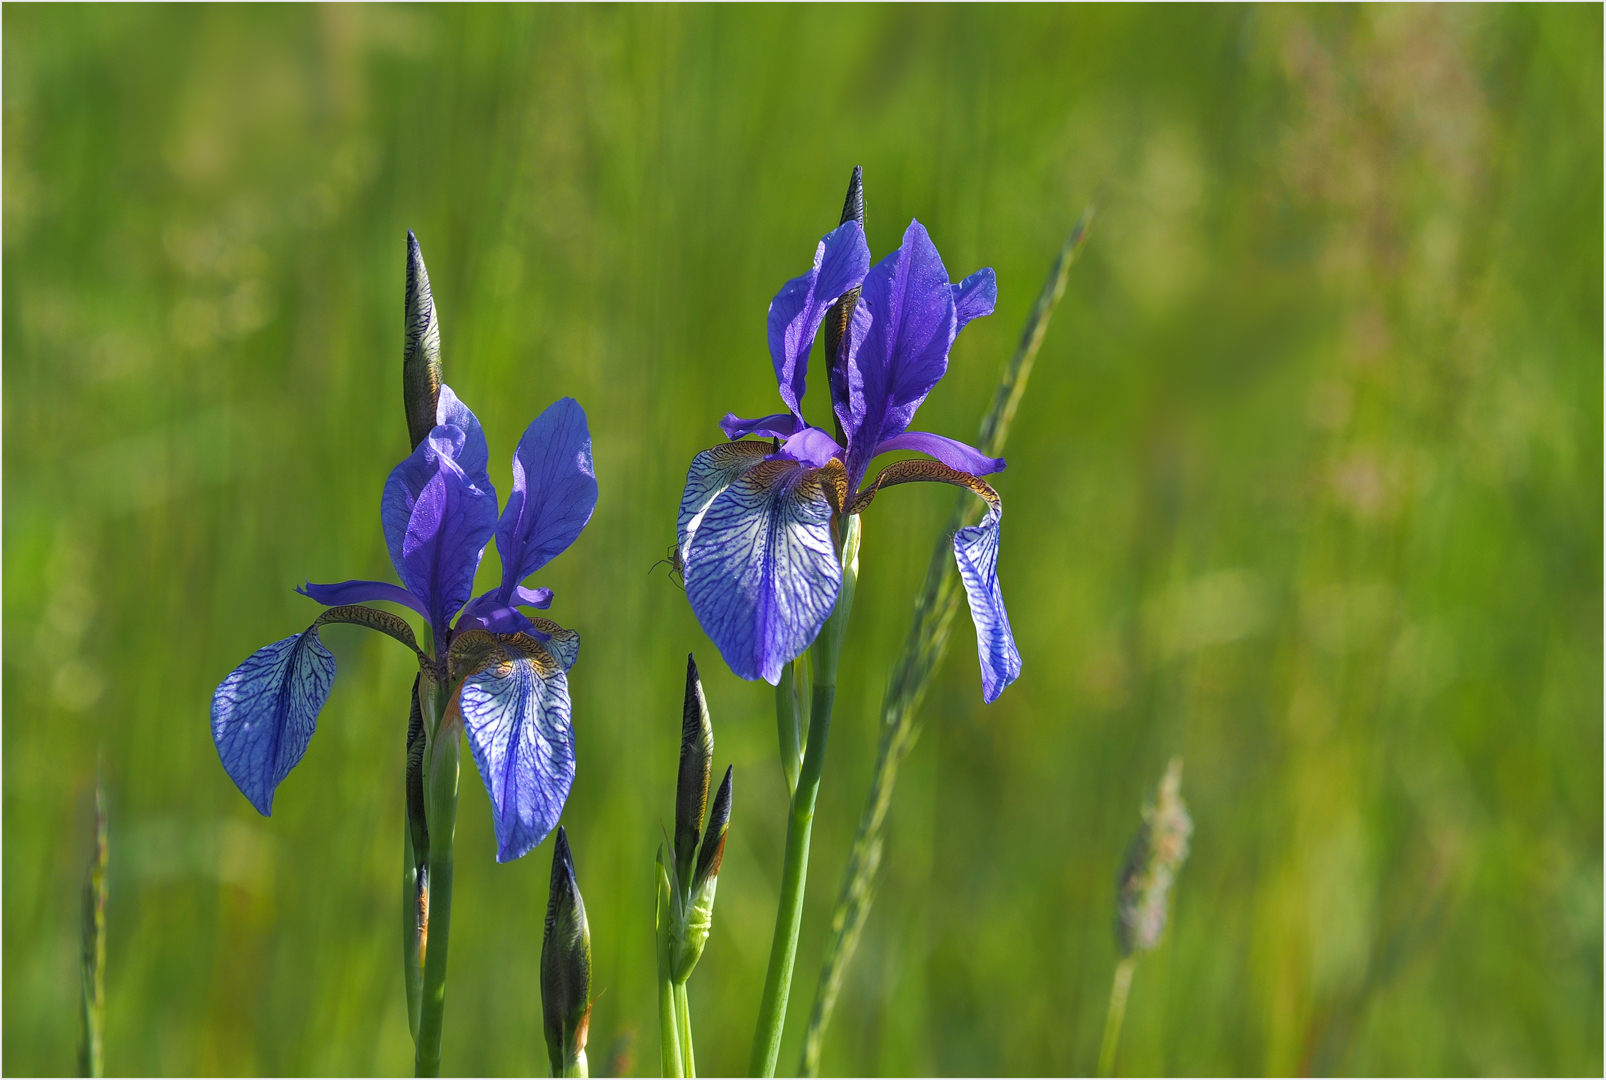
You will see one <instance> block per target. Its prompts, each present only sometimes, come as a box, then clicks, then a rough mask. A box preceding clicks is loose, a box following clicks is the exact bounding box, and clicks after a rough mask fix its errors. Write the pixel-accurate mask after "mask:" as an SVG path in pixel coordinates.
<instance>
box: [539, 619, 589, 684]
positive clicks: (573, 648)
mask: <svg viewBox="0 0 1606 1080" xmlns="http://www.w3.org/2000/svg"><path fill="white" fill-rule="evenodd" d="M530 624H531V625H532V626H534V627H535V633H534V635H532V636H534V638H535V639H536V640H537V641H539V642H540V643H541V644H543V645H545V646H546V651H547V652H549V653H551V654H552V656H553V658H554V659H556V660H557V662H558V666H559V667H561V668H562V669H563V671H564V673H565V674H567V673H568V671H569V669H570V668H572V667H574V662H575V661H576V660H578V659H580V635H579V634H577V633H575V632H574V631H573V630H568V629H565V628H564V627H562V626H559V625H558V624H557V623H555V622H553V621H552V620H551V619H543V618H541V617H540V616H539V615H538V616H536V617H535V618H533V619H531V620H530Z"/></svg>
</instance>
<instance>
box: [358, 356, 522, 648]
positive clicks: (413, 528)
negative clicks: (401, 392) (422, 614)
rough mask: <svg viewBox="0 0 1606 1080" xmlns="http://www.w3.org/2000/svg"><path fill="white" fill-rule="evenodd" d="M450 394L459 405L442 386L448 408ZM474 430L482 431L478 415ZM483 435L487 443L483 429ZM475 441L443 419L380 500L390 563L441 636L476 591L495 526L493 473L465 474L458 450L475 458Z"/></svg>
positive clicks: (395, 474) (443, 406)
mask: <svg viewBox="0 0 1606 1080" xmlns="http://www.w3.org/2000/svg"><path fill="white" fill-rule="evenodd" d="M448 401H450V402H451V403H454V404H460V403H457V399H456V397H455V396H452V395H451V393H450V390H449V388H447V387H445V386H442V387H441V412H442V414H443V415H444V414H446V412H447V408H448ZM463 411H464V412H466V411H467V410H466V409H464V410H463ZM469 415H470V416H472V414H469ZM473 430H474V431H475V432H477V430H478V424H477V422H476V424H475V425H474V429H473ZM478 442H479V445H480V446H481V447H483V445H484V436H483V435H480V436H479V438H478ZM474 443H475V439H474V438H473V437H472V435H471V434H470V433H469V432H466V431H465V430H464V429H463V428H460V427H458V426H456V425H455V424H441V425H437V426H436V428H435V430H434V431H432V432H430V435H429V438H427V439H425V440H424V441H423V442H422V443H420V444H419V446H418V449H417V450H414V451H413V452H412V454H411V455H409V456H408V458H407V460H406V461H403V462H402V463H401V464H400V465H398V466H396V468H395V469H393V470H392V471H391V474H390V477H389V479H387V480H386V481H385V494H384V496H383V498H381V500H380V504H379V516H380V521H381V522H382V523H383V525H384V529H385V540H386V543H387V544H388V546H389V548H390V559H391V562H392V563H393V564H394V565H395V567H396V573H397V575H398V576H400V577H401V580H402V584H403V585H404V586H405V587H406V589H407V591H408V592H410V593H412V594H413V596H415V597H416V598H417V599H418V600H419V601H421V602H422V604H423V606H424V610H425V611H427V612H428V618H429V621H430V626H431V628H432V629H433V631H434V633H435V637H436V640H444V639H445V636H446V628H447V626H448V625H449V624H450V621H451V618H452V616H453V615H455V614H456V613H457V610H458V609H459V608H461V607H462V606H463V603H464V601H466V600H467V599H468V598H469V596H470V595H472V593H473V589H474V572H475V571H476V570H478V569H479V565H480V558H481V556H482V555H483V554H484V551H485V545H486V543H487V542H488V541H489V540H490V538H491V534H492V533H493V532H494V531H495V529H496V492H495V490H494V489H492V488H491V486H490V481H489V480H488V479H476V478H474V477H472V476H470V475H469V474H467V473H466V472H465V470H464V469H463V468H462V466H461V464H460V462H459V458H460V457H465V458H466V459H467V460H468V461H469V463H470V464H474V463H475V462H476V460H477V458H476V454H475V449H474ZM465 450H466V451H468V453H466V454H465ZM482 468H483V466H482Z"/></svg>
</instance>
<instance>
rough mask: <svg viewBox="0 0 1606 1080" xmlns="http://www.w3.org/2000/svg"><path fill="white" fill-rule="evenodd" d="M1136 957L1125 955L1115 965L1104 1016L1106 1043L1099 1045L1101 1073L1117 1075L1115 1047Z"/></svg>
mask: <svg viewBox="0 0 1606 1080" xmlns="http://www.w3.org/2000/svg"><path fill="white" fill-rule="evenodd" d="M1136 963H1137V960H1136V958H1135V957H1131V956H1123V957H1122V958H1121V962H1120V963H1119V964H1116V965H1115V982H1113V983H1111V984H1110V1011H1109V1012H1108V1013H1107V1014H1105V1017H1104V1045H1103V1046H1101V1047H1099V1075H1100V1076H1114V1075H1115V1048H1116V1046H1118V1045H1119V1044H1120V1042H1121V1022H1122V1021H1123V1020H1125V1019H1126V996H1127V993H1128V992H1129V991H1131V989H1132V968H1133V966H1134V965H1135V964H1136Z"/></svg>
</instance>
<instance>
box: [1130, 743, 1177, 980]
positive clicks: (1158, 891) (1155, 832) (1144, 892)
mask: <svg viewBox="0 0 1606 1080" xmlns="http://www.w3.org/2000/svg"><path fill="white" fill-rule="evenodd" d="M1192 835H1193V819H1192V818H1190V817H1189V816H1188V806H1187V804H1186V803H1184V802H1183V801H1182V759H1181V758H1179V757H1174V758H1172V759H1171V764H1170V765H1169V766H1168V767H1167V769H1166V771H1165V777H1164V778H1163V779H1161V781H1160V787H1159V789H1158V790H1157V791H1156V792H1155V797H1154V801H1152V802H1150V803H1148V804H1146V805H1145V806H1144V807H1143V824H1142V826H1141V827H1139V829H1138V834H1137V836H1135V837H1133V839H1132V846H1131V847H1130V848H1128V849H1127V854H1126V863H1125V865H1124V866H1122V868H1121V876H1120V879H1119V880H1118V881H1117V883H1116V899H1115V940H1116V944H1117V945H1119V946H1120V949H1121V955H1122V956H1131V955H1132V954H1133V953H1134V952H1140V951H1147V950H1149V949H1152V948H1154V946H1155V944H1156V943H1157V942H1158V941H1159V940H1160V932H1161V931H1163V930H1164V929H1165V921H1166V908H1167V905H1168V904H1169V902H1170V894H1171V885H1172V883H1173V882H1174V881H1176V877H1177V871H1179V870H1181V869H1182V864H1183V863H1184V862H1185V861H1187V858H1188V840H1189V838H1190V837H1191V836H1192Z"/></svg>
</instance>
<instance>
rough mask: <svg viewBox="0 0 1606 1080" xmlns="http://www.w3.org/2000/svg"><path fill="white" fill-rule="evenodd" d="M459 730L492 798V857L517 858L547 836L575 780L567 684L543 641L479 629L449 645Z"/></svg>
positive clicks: (498, 858) (504, 860)
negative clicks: (459, 679)
mask: <svg viewBox="0 0 1606 1080" xmlns="http://www.w3.org/2000/svg"><path fill="white" fill-rule="evenodd" d="M460 662H462V663H463V664H464V665H465V666H466V668H467V670H466V673H465V674H464V677H463V685H462V689H461V690H460V691H459V694H458V708H459V710H460V712H461V713H462V717H463V731H464V733H465V734H466V735H467V736H468V744H469V749H470V750H471V751H472V752H473V755H474V763H475V765H477V766H478V767H479V770H480V779H482V780H483V781H484V782H485V791H486V794H487V795H489V796H490V798H491V816H492V820H493V821H494V823H495V826H496V861H497V862H508V861H510V860H512V859H517V858H519V857H520V856H521V855H524V854H525V853H527V852H528V851H529V850H530V849H531V848H533V847H535V846H536V845H537V844H539V843H540V842H541V841H542V840H544V839H546V836H547V834H548V833H550V832H551V831H552V829H553V827H554V826H555V825H557V823H558V818H559V816H560V815H561V814H562V813H563V804H564V802H565V801H566V800H567V799H568V797H569V788H570V787H571V786H572V785H573V783H574V729H573V727H572V726H571V724H570V713H569V684H568V680H567V678H566V677H565V675H564V673H563V669H562V667H561V666H560V665H559V663H558V661H557V659H556V658H555V657H553V655H552V654H551V653H550V652H549V651H548V650H547V648H546V646H545V645H543V644H542V643H541V642H539V641H536V640H535V639H534V638H531V637H529V636H527V635H524V634H514V635H508V636H498V635H493V634H488V633H486V632H485V631H483V630H470V631H468V632H466V633H463V634H459V635H458V637H457V639H456V640H454V641H453V643H452V664H453V668H454V671H455V670H456V669H458V667H459V664H460Z"/></svg>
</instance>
